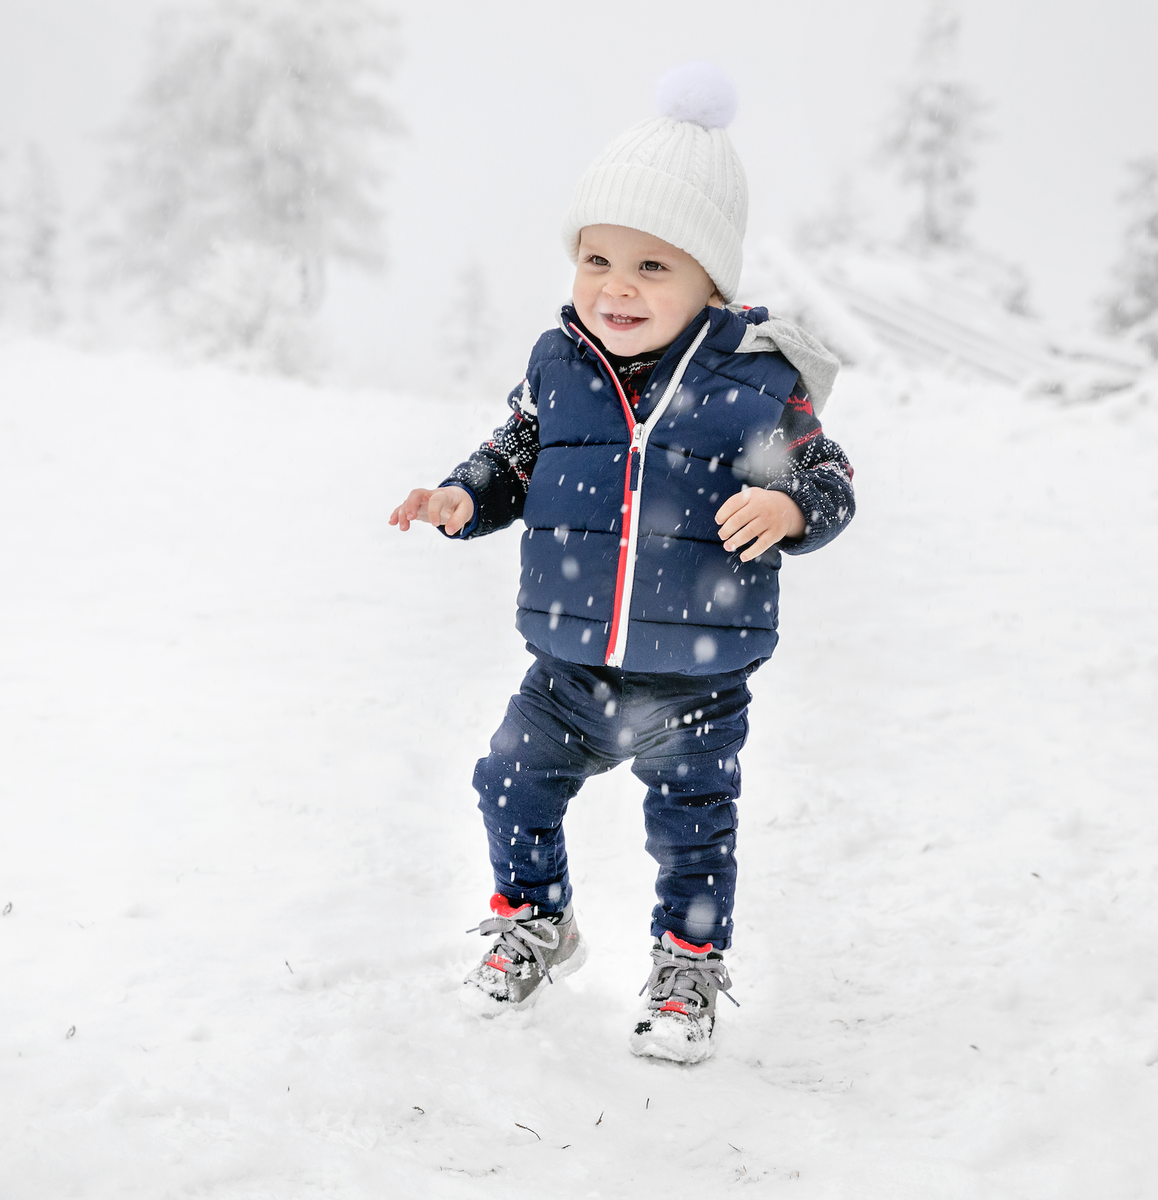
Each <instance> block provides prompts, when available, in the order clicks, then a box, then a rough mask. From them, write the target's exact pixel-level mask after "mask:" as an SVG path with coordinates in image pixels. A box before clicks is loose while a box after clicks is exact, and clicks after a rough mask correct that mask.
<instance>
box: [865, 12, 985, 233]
mask: <svg viewBox="0 0 1158 1200" xmlns="http://www.w3.org/2000/svg"><path fill="white" fill-rule="evenodd" d="M959 32H960V20H959V18H958V16H957V14H956V12H955V11H954V9H953V8H952V6H951V5H950V4H949V3H947V2H946V0H934V3H933V4H932V6H931V7H930V9H929V11H928V14H927V16H926V19H925V24H924V28H923V30H922V33H921V37H920V41H919V45H918V50H917V61H916V73H915V78H914V80H913V82H912V83H911V84H909V86H908V87H906V88H904V89H903V90H902V92H901V94H900V96H899V97H898V100H897V104H896V107H895V109H894V111H893V113H892V115H891V118H890V121H889V125H888V128H887V131H886V134H885V137H884V139H883V141H882V144H881V155H882V157H883V158H884V159H885V160H886V161H887V162H889V163H890V164H891V165H892V166H893V167H894V168H895V169H896V171H897V173H898V174H899V176H900V178H901V180H902V182H903V183H905V184H911V185H915V186H916V187H917V188H918V189H919V191H920V197H921V202H920V208H919V210H918V212H917V214H916V216H915V217H914V218H913V221H912V224H911V226H910V228H909V235H908V240H909V242H910V243H911V245H912V246H913V248H914V249H917V250H928V249H939V248H947V249H955V248H957V247H960V246H962V245H964V244H965V243H966V241H967V234H966V230H965V225H966V220H967V218H968V216H969V212H970V210H971V209H972V207H973V203H974V198H975V197H974V192H973V187H972V183H971V180H970V177H971V175H972V172H973V167H974V161H975V160H974V154H975V151H976V148H977V146H978V145H979V144H980V143H981V142H982V141H984V139H985V133H984V130H983V128H982V123H981V115H982V113H983V112H984V110H985V105H984V103H983V102H982V101H981V99H980V98H979V96H978V94H977V93H976V91H975V90H974V89H973V88H972V87H971V86H970V85H969V84H968V83H966V82H965V81H963V80H962V79H960V78H958V77H957V75H956V53H957V39H958V35H959Z"/></svg>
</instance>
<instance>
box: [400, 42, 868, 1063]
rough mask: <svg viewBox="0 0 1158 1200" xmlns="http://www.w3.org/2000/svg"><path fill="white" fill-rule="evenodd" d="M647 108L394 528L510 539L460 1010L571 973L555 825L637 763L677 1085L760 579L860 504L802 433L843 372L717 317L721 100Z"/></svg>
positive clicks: (720, 79) (717, 80) (657, 1004)
mask: <svg viewBox="0 0 1158 1200" xmlns="http://www.w3.org/2000/svg"><path fill="white" fill-rule="evenodd" d="M659 94H660V109H661V111H662V112H663V114H664V115H663V116H660V117H658V118H656V119H654V120H649V121H644V122H643V123H642V124H639V125H636V126H635V127H634V128H632V129H630V130H628V131H627V133H625V134H624V135H623V136H622V137H620V138H619V139H618V140H617V141H615V142H613V143H612V144H611V145H610V146H609V147H608V148H607V149H606V150H605V151H604V152H603V154H602V155H601V156H600V157H599V158H597V159H596V161H595V162H594V163H593V164H592V166H591V167H590V168H589V169H588V171H587V173H586V174H585V175H584V176H583V177H582V179H581V180H580V181H579V185H578V188H577V189H576V192H575V196H574V199H573V202H572V205H571V209H570V211H569V212H568V214H567V218H566V221H565V222H564V226H563V239H564V244H565V246H566V249H567V252H568V254H569V255H570V257H571V259H572V260H573V261H574V262H575V264H576V272H575V284H574V291H573V295H572V302H571V303H570V304H568V305H564V307H563V309H562V310H561V312H560V314H559V327H558V328H557V329H553V330H551V331H549V332H548V333H545V334H543V336H542V337H541V338H540V339H539V341H538V343H537V344H536V345H535V348H534V350H533V351H532V354H531V360H530V365H529V366H528V368H527V376H526V378H525V379H524V380H523V381H522V383H520V384H519V386H518V387H516V388H515V390H514V391H513V392H512V393H511V395H510V397H509V399H508V401H507V403H508V405H509V406H510V409H511V416H510V418H509V419H508V420H507V422H506V424H505V425H503V426H501V427H500V428H498V429H496V430H495V432H494V436H493V438H492V439H491V440H490V441H488V442H486V443H485V444H484V445H483V446H482V447H480V448H479V449H478V450H476V451H475V452H474V454H472V455H471V456H470V458H469V459H468V460H467V461H466V462H464V463H462V464H461V465H460V466H458V467H457V468H455V470H454V471H452V472H451V474H450V475H449V476H448V477H447V478H446V479H445V480H444V481H443V482H442V484H441V485H440V486H439V487H437V488H435V489H433V490H428V489H417V490H415V491H413V492H411V493H410V495H409V496H408V497H407V499H406V500H405V501H404V502H403V503H402V504H401V505H399V507H398V508H397V509H396V510H395V511H394V513H393V514H392V515H391V517H390V523H391V524H396V525H398V527H399V529H400V530H406V529H408V528H409V527H410V523H411V522H413V521H416V520H419V521H428V522H429V523H430V524H432V525H435V526H438V527H441V529H442V530H443V532H444V533H445V534H447V535H448V536H450V537H454V538H469V537H479V536H482V535H483V534H488V533H493V532H494V531H495V530H496V529H502V528H504V527H505V526H507V525H509V524H511V522H513V521H515V520H517V519H519V518H522V520H523V523H524V524H525V526H526V531H525V532H524V534H523V543H522V573H521V579H520V585H521V586H520V590H519V596H518V616H517V618H516V623H517V626H518V628H519V630H520V632H521V633H522V634H523V636H524V637H525V638H526V639H527V645H528V649H529V650H530V651H531V653H532V654H533V655H534V656H535V662H534V664H533V665H532V666H531V668H530V670H529V671H528V672H527V675H526V678H525V679H524V680H523V682H522V686H521V687H520V690H519V693H518V695H516V696H514V697H512V699H511V701H510V705H509V707H508V709H507V714H506V717H505V719H504V721H503V723H502V725H501V726H500V727H499V729H498V731H497V732H496V733H495V735H494V737H493V738H492V739H491V744H490V746H491V748H490V754H489V755H488V756H487V757H485V758H482V759H480V760H479V762H478V766H477V767H476V769H475V773H474V787H475V789H476V790H477V791H478V795H479V808H480V809H481V811H482V814H483V821H484V823H485V826H486V831H487V836H488V839H489V844H490V857H491V865H492V867H493V870H494V878H495V894H494V895H493V896H492V898H491V904H490V907H491V913H492V915H491V917H490V918H489V919H487V920H485V921H483V923H482V924H481V925H480V926H479V928H480V930H481V932H482V934H483V935H484V936H485V937H488V938H493V939H494V940H493V943H492V944H491V946H490V949H489V951H488V952H487V954H486V955H485V956H484V957H483V959H482V961H481V962H480V963H479V965H478V966H477V967H476V968H475V969H474V970H473V971H471V973H470V974H469V975H468V977H467V979H466V981H465V995H466V996H468V997H469V998H471V1000H472V1001H473V1003H474V1005H475V1006H476V1007H478V1008H480V1009H481V1010H482V1011H484V1012H489V1013H498V1012H500V1011H503V1010H504V1009H513V1008H521V1007H523V1006H524V1005H527V1004H530V1003H532V1002H533V1001H534V1000H535V999H536V998H537V996H538V995H539V994H540V992H541V990H542V988H543V986H544V984H545V983H548V982H551V981H553V980H554V979H558V978H560V977H562V976H564V975H566V974H568V973H570V972H571V971H574V970H576V969H577V968H578V967H579V966H580V965H581V964H582V962H583V958H584V955H585V947H584V943H583V939H582V937H581V935H580V932H579V929H578V927H577V925H576V922H575V917H574V914H573V910H572V897H571V885H570V882H569V881H568V873H567V852H566V848H565V845H564V840H563V817H564V814H565V813H566V811H567V804H568V802H569V801H570V799H571V798H572V797H573V796H574V795H575V794H576V792H578V790H579V788H580V787H581V786H582V784H583V781H584V780H585V779H586V778H587V777H588V776H590V775H594V774H598V773H600V772H603V771H608V770H610V769H611V768H612V767H614V766H616V765H617V764H618V763H620V762H623V761H624V760H630V761H631V763H632V771H633V772H634V773H635V775H636V776H638V778H639V779H640V780H641V781H642V782H643V783H644V784H645V785H646V787H647V794H646V797H645V799H644V817H645V825H646V831H647V849H648V851H649V853H650V854H651V855H652V856H653V857H654V858H655V859H656V861H657V862H658V864H659V875H658V879H657V883H656V893H657V898H658V903H657V904H656V906H655V908H654V910H653V912H652V922H651V934H652V937H653V939H654V943H653V948H652V952H651V953H652V970H651V975H650V978H649V980H648V983H647V985H646V989H645V990H646V991H647V997H648V998H647V1008H646V1011H645V1012H644V1013H643V1015H642V1016H641V1017H640V1019H639V1020H638V1021H637V1022H636V1023H635V1025H634V1029H633V1031H632V1032H631V1034H630V1045H631V1049H632V1050H633V1051H634V1052H635V1053H636V1054H640V1055H650V1056H654V1057H658V1058H665V1059H671V1060H674V1061H677V1062H696V1061H699V1060H701V1059H703V1058H706V1057H707V1056H708V1055H709V1054H710V1053H711V1050H712V1045H713V1043H712V1032H713V1029H714V1027H715V1018H716V999H717V996H718V995H719V993H720V992H723V993H725V994H726V993H727V992H728V989H729V988H730V987H731V981H730V979H729V976H728V972H727V968H726V967H725V965H724V959H723V955H724V952H725V951H726V950H727V949H728V947H729V945H730V943H731V936H732V907H733V901H734V898H735V886H736V859H735V848H736V800H737V798H738V797H739V795H740V766H739V758H738V756H739V752H740V749H741V747H742V746H743V745H744V741H745V739H746V737H747V734H748V716H747V713H748V702H749V700H750V699H751V695H750V693H749V691H748V686H747V681H748V677H749V676H750V675H751V673H752V672H753V671H754V670H756V668H757V667H758V666H759V665H760V664H761V663H763V662H764V661H765V660H766V659H767V658H768V657H769V655H770V654H771V653H772V651H773V649H774V647H775V645H776V639H777V633H776V626H777V601H778V595H779V582H778V579H779V570H780V563H781V554H782V553H786V554H803V553H807V552H808V551H811V550H815V549H817V548H818V547H820V546H822V545H824V544H825V543H826V542H828V541H830V540H831V539H832V538H833V537H835V536H836V535H837V533H839V532H840V530H841V529H843V528H844V526H845V524H846V523H847V521H848V520H849V519H850V518H851V517H852V515H853V510H854V500H853V491H852V482H851V480H852V470H851V468H850V466H849V463H848V460H847V459H846V458H845V456H844V453H843V452H842V451H841V449H840V447H839V446H837V445H836V444H835V443H834V442H831V441H829V440H828V439H827V438H826V437H825V435H824V432H823V430H822V429H821V426H820V422H819V421H818V419H817V414H818V413H819V412H820V410H821V408H822V407H823V405H824V402H825V401H826V400H827V398H828V395H829V393H830V391H831V390H832V384H833V380H834V379H835V376H836V370H837V363H836V360H835V359H834V358H833V357H832V355H831V354H829V353H828V351H827V350H825V349H824V347H823V346H821V345H820V344H819V343H818V342H817V341H816V340H815V339H813V338H812V337H810V336H809V335H808V334H806V333H804V332H803V331H802V330H800V329H798V328H796V327H795V326H793V325H790V324H789V323H787V322H786V321H782V320H780V319H778V318H775V317H770V316H769V315H768V312H767V310H765V309H763V308H752V309H748V308H742V307H741V306H738V305H735V304H733V300H734V297H735V294H736V288H737V284H738V281H739V276H740V266H741V247H742V239H743V234H744V227H745V224H746V220H747V183H746V180H745V177H744V172H743V169H742V167H741V165H740V162H739V159H738V158H737V156H736V152H735V150H734V149H733V147H732V144H731V141H730V140H729V138H728V135H727V133H726V132H725V126H726V125H727V123H728V122H729V121H730V119H731V117H732V115H733V114H734V111H735V93H734V90H733V88H732V85H731V84H730V82H729V81H728V80H727V79H726V77H724V76H723V75H722V74H721V73H720V72H718V71H717V70H716V69H715V68H712V67H709V66H707V65H705V64H687V65H686V66H685V67H682V68H677V69H676V70H675V71H672V72H670V73H669V74H668V75H667V76H665V77H664V79H663V80H662V81H661V84H660V93H659ZM729 999H731V997H730V996H729Z"/></svg>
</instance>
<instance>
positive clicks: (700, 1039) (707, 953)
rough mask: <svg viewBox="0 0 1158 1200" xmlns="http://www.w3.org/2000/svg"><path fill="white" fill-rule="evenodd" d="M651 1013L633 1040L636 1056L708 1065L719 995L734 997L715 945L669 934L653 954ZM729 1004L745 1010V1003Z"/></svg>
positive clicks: (649, 987)
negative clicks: (717, 996) (697, 943)
mask: <svg viewBox="0 0 1158 1200" xmlns="http://www.w3.org/2000/svg"><path fill="white" fill-rule="evenodd" d="M651 960H652V968H651V975H650V976H649V977H648V980H647V983H645V984H644V985H643V989H642V990H641V991H640V993H639V994H640V995H641V996H642V995H643V993H644V992H647V994H648V995H647V1013H646V1014H645V1015H644V1017H643V1018H642V1020H640V1021H639V1023H638V1024H637V1025H636V1027H635V1031H634V1032H633V1033H632V1035H631V1051H632V1053H633V1054H639V1055H642V1056H643V1057H646V1058H666V1059H669V1060H670V1061H671V1062H680V1063H694V1062H702V1061H703V1060H704V1059H705V1058H707V1057H708V1055H710V1054H711V1053H712V1030H713V1028H714V1027H715V1024H716V995H717V994H718V993H719V992H723V993H724V995H726V996H727V995H728V989H729V988H730V987H731V986H732V981H731V979H730V978H729V977H728V968H727V967H725V966H724V960H723V958H722V957H721V956H720V954H719V953H718V952H716V951H713V950H712V943H711V942H707V943H706V944H705V945H703V946H693V945H692V944H691V943H690V942H684V941H681V940H680V939H679V938H678V937H676V936H675V935H674V934H672V933H670V932H669V933H665V934H664V935H663V937H662V938H661V939H660V940H659V941H658V942H657V943H656V945H655V948H654V949H653V950H652V952H651ZM728 999H729V1000H731V1001H732V1003H733V1004H735V1005H736V1006H737V1007H739V1001H738V1000H733V999H732V997H731V996H728Z"/></svg>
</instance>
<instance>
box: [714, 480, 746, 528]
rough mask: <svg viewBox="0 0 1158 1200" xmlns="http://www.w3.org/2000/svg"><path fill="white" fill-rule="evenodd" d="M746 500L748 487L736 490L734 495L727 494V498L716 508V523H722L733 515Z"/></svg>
mask: <svg viewBox="0 0 1158 1200" xmlns="http://www.w3.org/2000/svg"><path fill="white" fill-rule="evenodd" d="M747 502H748V489H747V488H744V489H743V490H742V491H739V492H736V493H735V495H732V496H729V497H728V498H727V500H725V501H724V503H723V504H721V505H720V507H719V508H718V509H717V510H716V524H717V525H723V523H724V522H725V521H726V520H727V519H728V518H729V517H731V516H734V515H735V514H736V513H737V512H739V511H740V509H741V508H743V507H744V505H745V504H746V503H747Z"/></svg>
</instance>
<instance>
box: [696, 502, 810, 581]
mask: <svg viewBox="0 0 1158 1200" xmlns="http://www.w3.org/2000/svg"><path fill="white" fill-rule="evenodd" d="M716 524H717V525H719V527H720V537H721V538H723V539H724V549H725V550H727V551H729V552H731V551H733V550H735V549H736V548H737V547H738V546H743V545H744V543H745V542H752V544H751V545H750V546H749V547H748V548H747V549H746V550H745V551H744V552H743V553H742V554H741V555H740V561H741V562H750V561H751V560H752V559H753V558H756V557H757V556H758V555H760V554H763V553H764V551H765V550H767V549H768V547H769V546H774V545H776V543H777V542H778V541H780V540H781V539H782V538H786V537H800V536H801V535H802V534H803V533H804V514H803V513H802V512H801V511H800V508H799V506H798V505H797V503H796V501H795V500H793V499H792V497H791V496H789V495H787V494H786V493H785V492H769V491H765V489H764V488H750V487H748V486H747V485H745V486H744V488H743V489H742V490H741V491H739V492H737V493H736V494H735V495H734V496H729V497H728V499H727V500H725V501H724V503H723V504H722V505H720V509H719V511H718V512H717V513H716ZM753 538H755V539H756V540H755V541H754V542H753V541H752V539H753Z"/></svg>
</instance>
